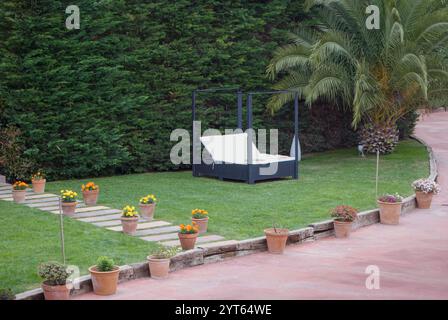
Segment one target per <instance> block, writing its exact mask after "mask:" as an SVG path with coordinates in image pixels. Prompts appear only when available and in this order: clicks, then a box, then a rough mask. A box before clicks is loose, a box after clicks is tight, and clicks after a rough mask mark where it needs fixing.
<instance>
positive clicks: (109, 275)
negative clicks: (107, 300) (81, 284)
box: [89, 256, 120, 296]
mask: <svg viewBox="0 0 448 320" xmlns="http://www.w3.org/2000/svg"><path fill="white" fill-rule="evenodd" d="M89 272H90V276H91V278H92V285H93V292H94V293H95V294H98V295H101V296H109V295H111V294H114V293H115V292H116V291H117V284H118V276H119V274H120V267H118V266H116V265H115V263H114V260H112V259H111V258H108V257H104V256H103V257H99V258H98V260H97V262H96V265H94V266H91V267H90V268H89Z"/></svg>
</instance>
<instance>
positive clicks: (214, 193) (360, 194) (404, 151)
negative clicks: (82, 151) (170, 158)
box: [49, 140, 429, 239]
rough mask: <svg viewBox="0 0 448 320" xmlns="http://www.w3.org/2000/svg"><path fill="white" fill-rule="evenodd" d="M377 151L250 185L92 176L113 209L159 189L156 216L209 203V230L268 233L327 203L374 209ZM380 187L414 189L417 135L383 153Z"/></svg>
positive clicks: (421, 171) (331, 155) (418, 169)
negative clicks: (291, 176) (291, 177)
mask: <svg viewBox="0 0 448 320" xmlns="http://www.w3.org/2000/svg"><path fill="white" fill-rule="evenodd" d="M375 163H376V157H375V156H369V157H367V158H365V159H363V158H361V157H359V156H358V155H357V153H356V151H355V149H354V148H353V149H349V150H348V149H345V150H336V151H331V152H324V153H319V154H313V155H310V156H308V157H306V158H305V159H304V160H303V161H302V162H301V166H300V171H301V173H300V179H299V180H298V181H297V180H281V181H273V182H261V183H258V184H256V185H248V184H245V183H241V182H229V181H226V182H222V181H219V180H217V179H211V178H193V177H192V176H191V172H190V171H184V172H175V173H174V172H159V173H146V174H135V175H124V176H114V177H105V178H94V179H93V180H94V181H95V182H96V183H97V184H99V185H100V188H101V194H100V203H101V204H104V205H108V206H111V207H114V208H122V207H123V206H124V205H126V204H133V205H137V204H138V200H139V198H140V197H141V196H143V195H146V194H148V193H154V194H155V195H156V196H157V197H158V198H159V200H160V202H159V204H158V205H157V209H156V218H157V219H162V220H166V221H169V222H173V223H175V224H179V223H186V222H189V219H190V212H191V210H192V209H194V208H201V209H207V210H208V211H209V215H210V219H211V220H210V222H209V231H210V233H213V234H220V235H223V236H225V237H226V238H227V239H245V238H249V237H254V236H260V235H262V234H263V229H264V228H266V227H269V226H271V225H272V224H273V223H274V222H275V223H276V224H277V225H279V226H284V227H288V228H300V227H303V226H306V225H308V224H309V223H311V222H316V221H319V220H322V219H328V211H329V210H330V208H332V207H334V206H336V205H338V204H348V205H352V206H355V207H356V208H358V209H361V210H363V209H371V208H373V207H375V165H376V164H375ZM380 169H381V170H380V184H379V189H380V193H385V192H389V193H392V192H393V193H395V192H399V193H400V194H403V195H410V194H411V193H412V189H411V187H410V184H411V182H412V181H413V180H414V179H417V178H419V177H426V176H427V175H428V171H429V165H428V158H427V154H426V150H425V148H424V147H423V146H422V145H421V144H419V143H418V142H416V141H413V140H409V141H403V142H402V143H400V145H399V146H398V148H397V150H396V152H394V153H393V154H391V155H387V156H384V157H383V156H382V157H381V162H380ZM89 180H91V179H83V180H78V181H73V180H72V181H59V182H52V183H50V184H49V190H50V191H53V192H59V190H60V189H62V188H73V189H75V190H79V188H80V185H81V183H86V182H88V181H89Z"/></svg>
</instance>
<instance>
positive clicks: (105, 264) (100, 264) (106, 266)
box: [96, 256, 115, 272]
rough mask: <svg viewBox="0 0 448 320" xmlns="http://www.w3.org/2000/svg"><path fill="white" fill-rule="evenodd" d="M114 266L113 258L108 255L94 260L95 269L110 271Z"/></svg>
mask: <svg viewBox="0 0 448 320" xmlns="http://www.w3.org/2000/svg"><path fill="white" fill-rule="evenodd" d="M114 268H115V263H114V260H112V259H111V258H109V257H104V256H103V257H99V258H98V260H97V261H96V270H97V271H99V272H108V271H112V270H114Z"/></svg>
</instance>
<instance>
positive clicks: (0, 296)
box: [0, 288, 16, 300]
mask: <svg viewBox="0 0 448 320" xmlns="http://www.w3.org/2000/svg"><path fill="white" fill-rule="evenodd" d="M15 298H16V296H15V295H14V293H13V292H12V290H11V289H9V288H7V289H0V300H14V299H15Z"/></svg>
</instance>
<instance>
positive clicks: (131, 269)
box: [16, 136, 438, 300]
mask: <svg viewBox="0 0 448 320" xmlns="http://www.w3.org/2000/svg"><path fill="white" fill-rule="evenodd" d="M411 138H412V139H414V140H416V141H418V142H419V143H421V144H422V145H424V146H425V147H426V150H427V152H428V155H429V172H430V175H429V177H428V178H429V179H432V180H434V181H436V180H437V176H438V171H437V161H436V158H435V156H434V152H433V150H432V148H431V147H430V146H428V145H427V144H426V143H425V142H424V141H423V140H422V139H420V138H417V137H416V136H411ZM415 207H416V202H415V195H412V196H409V197H407V198H405V199H404V200H403V204H402V214H407V213H409V212H410V211H411V210H413V209H415ZM379 222H380V211H379V209H378V208H376V209H372V210H367V211H363V212H360V213H359V214H358V219H357V220H356V222H355V223H354V224H353V229H354V230H356V229H360V228H363V227H367V226H369V225H372V224H376V223H379ZM333 235H334V227H333V220H325V221H321V222H316V223H311V224H309V225H308V227H306V228H302V229H298V230H291V231H290V232H289V235H288V241H287V244H288V245H291V244H300V243H304V242H310V241H316V240H319V239H322V238H326V237H330V236H333ZM212 244H213V243H211V244H210V245H209V246H207V247H202V248H201V247H200V245H199V246H198V247H197V248H195V249H193V250H188V251H183V252H181V253H179V254H178V255H177V256H175V257H174V258H172V259H171V264H170V271H171V272H172V271H177V270H181V269H184V268H189V267H193V266H198V265H203V264H208V263H214V262H218V261H223V260H225V259H228V258H232V257H240V256H245V255H249V254H253V253H258V252H263V251H266V250H267V243H266V237H264V236H263V237H258V238H252V239H247V240H241V241H235V243H231V244H226V245H218V246H212ZM150 276H151V275H150V273H149V268H148V262H146V261H145V262H139V263H134V264H130V265H124V266H121V267H120V276H119V283H121V282H125V281H129V280H133V279H137V278H143V277H150ZM74 285H75V286H76V285H79V289H73V290H72V293H71V295H73V296H75V295H79V294H83V293H87V292H91V291H92V290H93V288H92V281H91V278H90V275H85V276H82V277H79V278H77V279H75V281H74ZM43 298H44V297H43V291H42V289H41V288H37V289H33V290H29V291H25V292H23V293H19V294H17V295H16V300H43Z"/></svg>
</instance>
